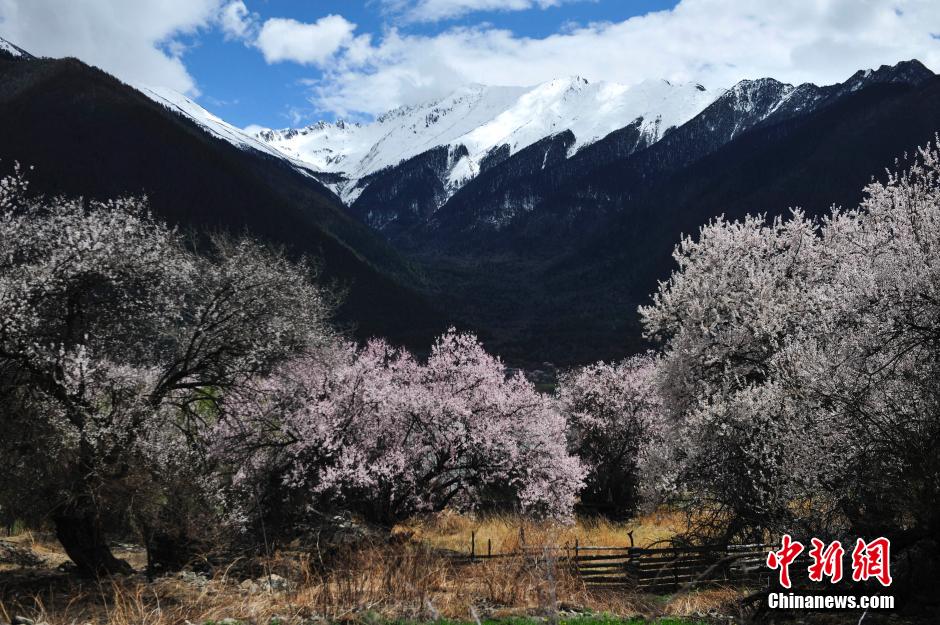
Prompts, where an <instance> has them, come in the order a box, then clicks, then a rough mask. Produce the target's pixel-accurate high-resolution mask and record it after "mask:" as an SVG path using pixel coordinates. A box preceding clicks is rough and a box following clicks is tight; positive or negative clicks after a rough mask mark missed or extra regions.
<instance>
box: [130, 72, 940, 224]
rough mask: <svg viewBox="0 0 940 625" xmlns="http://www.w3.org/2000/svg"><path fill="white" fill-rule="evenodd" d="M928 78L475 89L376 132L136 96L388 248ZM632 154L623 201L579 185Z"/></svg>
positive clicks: (636, 179) (572, 81)
mask: <svg viewBox="0 0 940 625" xmlns="http://www.w3.org/2000/svg"><path fill="white" fill-rule="evenodd" d="M932 76H933V73H932V72H931V71H930V70H928V69H927V68H925V67H924V66H923V65H921V64H920V63H918V62H917V61H908V62H903V63H899V64H897V65H894V66H882V67H881V68H879V69H877V70H861V71H859V72H856V73H855V74H854V75H853V76H851V77H850V78H849V79H848V80H846V81H845V82H843V83H838V84H834V85H829V86H822V87H820V86H817V85H814V84H810V83H806V84H801V85H796V86H795V85H790V84H786V83H783V82H780V81H778V80H775V79H773V78H761V79H756V80H742V81H740V82H738V83H737V84H735V85H733V86H732V87H731V88H729V89H707V88H705V87H703V86H702V85H698V84H694V83H687V84H672V83H669V82H668V81H664V80H659V81H645V82H642V83H639V84H637V85H631V86H627V85H621V84H616V83H609V82H589V81H588V80H586V79H584V78H581V77H572V78H567V79H557V80H553V81H550V82H546V83H543V84H540V85H537V86H535V87H531V88H524V87H492V86H484V85H469V86H466V87H463V88H461V89H458V90H456V91H454V92H452V93H450V94H449V95H447V96H445V97H443V98H440V99H437V100H434V101H430V102H426V103H423V104H418V105H414V106H406V107H400V108H397V109H394V110H392V111H389V112H388V113H386V114H384V115H382V116H380V117H379V118H377V119H376V120H375V121H374V122H371V123H368V124H356V123H349V122H344V121H338V122H332V123H328V122H319V123H317V124H314V125H311V126H307V127H304V128H287V129H281V130H272V129H261V130H254V131H252V132H248V131H246V130H242V129H239V128H236V127H234V126H232V125H231V124H228V123H227V122H225V121H224V120H222V119H221V118H219V117H217V116H215V115H213V114H212V113H210V112H208V111H206V110H205V109H204V108H202V107H201V106H199V105H198V104H197V103H195V102H193V101H192V100H190V99H189V98H186V97H185V96H182V95H180V94H177V93H174V92H172V91H169V90H167V89H157V88H152V87H146V86H139V87H138V88H139V89H140V90H141V91H142V92H143V93H145V94H146V95H148V96H149V97H150V98H151V99H153V100H156V101H157V102H160V103H161V104H162V105H164V106H165V107H167V108H169V109H171V110H173V111H175V112H177V113H179V114H181V115H184V116H186V117H189V118H190V119H192V120H193V121H195V122H196V123H197V124H199V125H200V126H202V127H203V128H204V129H205V130H206V131H207V132H208V133H210V134H212V135H214V136H216V137H218V138H220V139H223V140H225V141H228V142H230V143H232V144H234V145H236V146H238V147H239V148H242V149H250V150H255V151H258V152H261V153H263V154H265V155H267V156H270V157H275V158H281V159H285V160H287V161H288V162H289V163H290V164H291V166H293V167H294V168H295V169H296V170H297V171H299V172H301V173H303V174H304V175H306V176H310V177H313V178H316V179H317V180H318V181H319V182H321V183H322V184H324V185H326V186H327V187H328V188H329V189H330V190H332V191H333V192H334V193H336V194H337V195H338V196H339V197H340V199H341V200H342V201H343V202H344V203H345V204H346V205H347V206H348V207H349V208H350V210H351V212H352V213H353V214H354V215H356V216H357V217H358V218H360V219H361V220H363V221H365V222H366V223H367V224H369V225H370V226H372V227H373V228H376V229H379V230H383V231H385V234H386V236H389V237H390V238H393V239H394V238H396V237H397V236H398V235H399V234H401V233H403V232H404V231H408V230H411V229H413V228H414V227H415V226H421V225H422V224H424V223H431V222H433V227H434V228H437V229H440V228H445V229H446V228H451V229H453V228H454V227H455V224H459V225H458V226H456V227H457V229H458V230H465V229H467V228H470V229H475V228H477V227H481V228H483V229H488V228H496V229H501V228H505V227H506V226H508V225H509V224H510V223H511V222H512V221H513V220H514V219H516V217H517V216H519V215H522V214H524V213H528V212H532V211H535V210H538V207H539V206H541V205H543V204H544V203H545V202H546V201H547V199H548V198H550V197H551V196H552V195H553V194H555V193H556V191H558V190H560V189H562V188H567V187H568V186H570V185H572V184H575V185H576V187H575V188H577V189H579V190H578V191H577V193H579V194H580V193H588V195H591V196H594V198H595V199H592V200H591V202H595V201H596V199H597V198H598V197H601V196H603V197H606V198H607V199H605V200H603V203H605V204H616V203H617V202H618V201H619V200H618V199H617V198H620V197H623V196H624V194H627V195H629V194H631V193H632V192H633V191H638V190H639V187H638V185H640V186H642V185H643V184H645V183H644V181H648V180H650V179H651V178H650V177H651V176H654V175H657V173H658V172H660V173H661V172H662V171H667V170H671V169H674V168H676V167H680V166H684V164H686V163H689V162H692V161H694V160H695V159H698V158H701V157H702V156H704V155H706V154H709V153H711V152H713V151H715V150H717V149H718V148H720V147H721V146H723V145H725V144H727V143H728V142H730V141H733V140H734V139H735V138H736V137H738V136H739V135H741V134H743V133H746V132H747V131H749V130H751V129H753V128H755V127H758V126H760V125H762V124H768V123H776V122H780V121H783V120H786V119H789V118H792V117H795V116H800V115H806V114H809V113H811V112H813V111H816V110H819V109H821V108H824V107H825V106H827V105H828V104H830V103H832V102H835V101H837V100H839V99H840V98H842V97H843V96H845V95H847V94H851V93H853V92H854V91H857V90H859V89H862V88H863V87H867V86H869V85H873V84H877V83H905V84H918V83H919V82H920V81H922V80H925V79H927V78H928V77H932ZM634 153H636V154H637V155H638V158H636V159H632V160H631V163H632V164H631V171H634V174H633V175H627V176H625V175H623V172H622V173H621V174H620V175H615V176H614V178H615V180H613V182H612V184H613V187H615V188H616V190H615V191H611V190H610V189H609V188H607V187H610V186H611V185H610V184H607V183H605V184H604V185H602V187H599V186H598V183H597V181H598V180H600V179H602V178H604V176H606V175H607V174H601V175H600V178H598V177H597V175H595V174H593V173H592V174H588V177H587V178H584V176H585V175H586V172H602V171H603V170H604V168H608V167H611V166H614V165H615V164H616V163H618V162H621V161H623V159H627V158H631V156H632V155H633V154H634ZM644 155H645V156H644ZM484 174H485V175H484ZM581 179H584V181H583V182H576V181H577V180H581ZM471 183H472V184H471ZM624 185H626V187H629V188H626V187H624ZM602 188H603V190H602ZM631 189H632V190H631ZM598 193H599V194H600V195H598ZM566 205H568V206H575V205H577V203H572V202H570V201H568V202H566ZM448 224H449V225H448ZM409 236H410V235H409Z"/></svg>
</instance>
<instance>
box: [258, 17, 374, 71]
mask: <svg viewBox="0 0 940 625" xmlns="http://www.w3.org/2000/svg"><path fill="white" fill-rule="evenodd" d="M355 29H356V25H355V24H353V23H352V22H350V21H348V20H347V19H346V18H344V17H342V16H341V15H327V16H326V17H321V18H320V19H318V20H317V21H316V22H313V23H312V24H307V23H303V22H298V21H297V20H293V19H286V18H272V19H269V20H267V21H265V22H264V25H262V26H261V32H259V33H258V39H257V41H255V45H256V46H257V47H258V48H259V49H260V50H261V52H262V54H264V59H265V60H266V61H267V62H268V63H276V62H279V61H294V62H296V63H303V64H310V65H320V64H322V63H324V62H326V61H327V60H329V59H330V58H331V57H332V56H333V55H334V54H335V53H336V52H338V51H339V50H340V49H341V48H343V47H344V46H347V45H349V44H350V43H352V41H353V31H354V30H355Z"/></svg>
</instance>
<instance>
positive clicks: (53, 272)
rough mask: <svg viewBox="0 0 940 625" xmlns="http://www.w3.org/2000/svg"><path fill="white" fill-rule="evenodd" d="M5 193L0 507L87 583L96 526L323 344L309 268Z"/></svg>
mask: <svg viewBox="0 0 940 625" xmlns="http://www.w3.org/2000/svg"><path fill="white" fill-rule="evenodd" d="M26 191H27V189H26V183H25V182H24V181H23V179H22V178H21V177H20V176H18V175H17V176H13V177H10V178H6V179H4V180H3V181H2V183H0V397H2V403H0V441H2V442H0V465H2V466H0V471H2V472H3V474H4V478H5V479H4V480H3V485H2V486H0V500H2V503H0V506H2V507H3V508H4V509H8V510H11V511H12V512H13V513H14V514H17V515H20V516H24V517H26V516H31V515H32V516H44V517H47V518H49V519H51V520H52V522H53V523H54V524H55V528H56V533H57V536H58V538H59V540H60V541H61V542H62V545H63V546H64V548H65V550H66V552H67V553H68V555H69V557H70V558H71V559H72V560H73V561H74V562H75V564H76V565H78V566H79V568H80V569H82V570H83V571H85V572H88V573H107V572H113V571H119V570H124V569H126V565H125V564H124V563H123V562H121V561H119V560H117V559H115V558H114V557H113V556H112V554H111V552H110V550H109V549H108V546H107V543H106V541H105V537H104V533H103V532H104V530H105V528H106V526H107V524H108V523H109V522H110V521H111V520H113V519H114V518H115V517H118V516H120V515H122V514H125V513H126V507H127V504H128V502H131V501H133V500H134V497H135V494H136V493H138V492H140V491H141V490H142V489H145V488H147V487H148V485H149V484H150V483H151V482H153V481H154V480H155V479H156V478H157V477H158V476H159V474H160V472H161V470H163V469H165V468H166V467H170V466H172V465H173V464H174V463H178V461H179V458H180V457H181V456H183V455H185V454H187V453H190V452H191V451H193V449H194V447H193V445H195V441H196V440H197V439H196V438H195V437H192V436H190V434H192V433H193V432H195V431H196V429H197V427H201V426H202V424H203V423H204V422H205V421H206V420H213V419H216V418H220V416H221V415H224V414H225V411H226V408H225V405H226V402H227V401H228V400H229V398H230V396H233V395H235V394H237V393H238V392H239V391H240V390H242V389H244V388H246V385H247V384H248V383H249V382H250V381H251V380H252V379H253V378H254V377H255V376H257V375H259V374H261V373H264V372H267V371H269V370H270V369H271V368H272V367H274V366H275V365H277V364H278V363H279V362H281V361H283V360H284V359H285V358H287V357H288V356H290V355H292V354H295V353H297V352H300V351H303V350H306V349H307V347H308V346H309V345H310V344H311V343H312V342H316V341H318V340H320V338H321V337H322V336H324V335H325V334H326V333H327V332H328V330H327V328H326V325H325V320H326V318H327V316H328V313H329V310H330V305H329V298H328V297H326V296H325V294H324V292H323V291H322V290H321V289H320V288H318V287H317V286H315V285H314V284H313V283H312V282H311V281H310V271H309V268H308V267H306V266H304V265H298V264H294V263H292V262H289V261H288V260H287V259H286V258H285V257H284V256H283V255H281V254H279V253H275V252H272V251H269V250H267V249H265V248H263V247H261V246H259V245H257V244H254V243H251V242H248V241H239V242H227V241H224V240H222V239H218V240H216V241H215V242H214V243H213V244H212V245H211V246H210V247H211V249H210V250H209V251H208V254H207V255H205V256H202V255H197V254H195V253H194V252H193V251H192V250H191V248H190V246H189V245H187V243H186V241H185V240H184V238H183V237H182V236H180V234H178V233H177V232H175V231H174V230H172V229H170V228H168V227H167V226H165V225H163V224H161V223H159V222H157V221H155V220H154V219H153V218H151V217H150V216H149V214H148V212H147V204H146V201H145V200H139V199H121V200H115V201H109V202H83V201H81V200H76V199H65V198H32V199H31V198H30V197H29V196H28V194H27V193H26Z"/></svg>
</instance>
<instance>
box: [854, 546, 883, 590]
mask: <svg viewBox="0 0 940 625" xmlns="http://www.w3.org/2000/svg"><path fill="white" fill-rule="evenodd" d="M890 560H891V541H890V540H888V539H887V538H876V539H875V540H873V541H871V542H870V543H866V542H865V541H864V540H862V539H861V538H859V539H858V541H857V542H856V543H855V549H853V550H852V580H854V581H856V582H864V581H867V580H868V579H869V578H871V577H874V578H875V579H877V580H878V581H879V582H880V583H881V585H882V586H890V585H891V564H890Z"/></svg>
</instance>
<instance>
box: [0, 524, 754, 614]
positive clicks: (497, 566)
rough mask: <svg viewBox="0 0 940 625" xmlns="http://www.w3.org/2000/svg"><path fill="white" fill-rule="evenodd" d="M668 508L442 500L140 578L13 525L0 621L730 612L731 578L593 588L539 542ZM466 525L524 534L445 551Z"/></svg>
mask: <svg viewBox="0 0 940 625" xmlns="http://www.w3.org/2000/svg"><path fill="white" fill-rule="evenodd" d="M678 521H679V520H678V518H677V517H676V516H674V515H670V514H662V515H651V516H649V517H644V518H642V519H640V520H638V521H636V522H633V523H629V524H613V523H607V522H592V521H583V522H579V523H578V524H576V525H571V526H558V525H550V524H538V523H531V522H522V521H521V520H520V519H519V518H515V517H512V516H496V517H489V518H479V519H477V518H472V517H467V516H460V515H455V514H444V515H439V516H437V517H434V518H431V519H424V520H421V521H415V522H412V523H409V524H406V525H403V526H401V527H398V528H396V529H395V532H394V534H395V535H396V538H395V539H394V540H392V541H382V542H378V541H376V542H373V543H369V544H362V545H358V546H357V547H355V548H348V549H347V550H346V551H344V552H342V553H336V552H335V551H333V552H330V553H329V554H326V555H328V556H329V559H330V563H329V565H328V566H324V565H323V564H322V563H321V562H320V559H321V558H322V557H323V556H324V554H322V553H321V554H317V553H316V551H310V550H303V549H300V548H297V549H292V550H290V551H283V552H278V553H274V554H272V555H271V556H270V557H267V558H264V559H260V560H258V561H256V562H252V566H251V567H245V566H243V565H244V564H245V563H239V562H233V563H232V565H231V566H230V567H228V568H220V569H216V570H214V571H213V572H212V573H211V574H209V575H203V574H199V573H195V572H192V571H189V572H184V573H181V574H177V575H174V576H167V577H162V578H157V579H154V580H148V579H147V578H146V577H145V576H144V575H143V574H142V573H140V574H136V575H132V576H126V577H118V578H114V579H111V580H109V581H103V582H91V581H87V580H80V579H78V578H76V577H74V576H72V575H70V574H68V573H67V572H63V571H60V570H58V567H59V566H60V565H62V564H63V563H65V562H66V561H67V560H66V558H65V556H64V555H63V554H62V553H61V551H60V550H59V548H58V546H57V545H56V543H55V542H54V541H53V540H52V539H51V537H50V536H48V535H44V534H39V533H30V532H25V533H23V534H20V535H19V536H16V537H14V538H12V539H7V540H9V541H11V542H12V544H16V545H17V546H18V547H19V548H25V549H28V550H29V551H30V552H31V553H33V554H35V555H36V556H38V557H40V558H41V559H42V560H43V561H44V563H45V564H44V566H42V567H33V568H15V567H11V566H6V567H5V570H2V571H0V623H9V622H13V620H14V618H15V617H17V616H25V617H27V618H29V619H32V620H34V621H35V622H36V623H40V622H44V623H48V624H49V625H58V624H60V623H61V624H63V625H66V624H68V625H71V624H78V625H82V624H86V623H90V624H95V625H97V624H105V623H107V624H113V625H186V624H188V623H190V624H199V625H203V624H217V623H236V622H237V623H245V624H247V623H252V624H264V625H269V624H273V623H278V624H281V625H288V624H291V625H293V624H313V623H325V622H361V623H385V622H392V621H411V622H414V621H420V622H429V621H440V620H442V619H449V620H453V621H462V622H470V623H475V622H482V621H484V620H488V619H507V618H514V617H522V616H526V617H533V616H534V617H552V619H553V620H554V619H556V618H559V615H561V617H564V618H566V619H569V620H570V619H572V618H575V617H576V616H577V615H581V616H580V617H578V618H582V619H583V618H584V616H583V615H590V614H593V615H597V614H607V615H616V616H617V617H618V618H624V619H627V618H640V619H645V618H662V617H667V616H671V617H678V616H682V617H691V618H693V619H694V618H697V617H698V616H700V615H706V614H709V613H711V614H715V613H721V614H728V613H729V612H730V611H732V610H733V608H732V606H733V604H734V602H735V600H736V599H738V598H739V597H740V596H741V592H742V590H741V589H731V588H720V589H709V590H701V591H694V592H691V593H683V594H679V595H676V596H671V597H651V596H638V595H633V594H630V593H626V592H623V591H619V592H612V591H597V590H593V589H590V588H588V587H586V586H585V585H584V584H583V583H582V581H581V580H580V579H579V578H577V576H576V575H575V574H573V573H572V572H571V571H570V570H569V569H568V567H567V566H565V565H564V563H561V562H559V561H558V560H557V559H556V557H555V556H554V555H552V551H551V550H549V549H547V548H546V549H543V550H540V549H539V547H551V546H558V545H564V543H565V542H566V541H567V542H570V543H572V544H573V542H574V540H575V539H577V540H578V541H579V542H580V544H582V545H587V544H595V545H601V544H603V545H611V546H615V545H620V546H622V545H625V544H629V538H628V536H627V532H629V531H633V536H634V542H635V544H637V545H647V544H651V543H654V542H657V541H660V540H663V539H664V538H667V537H668V536H669V535H670V532H673V531H675V529H676V523H678ZM520 528H521V531H520ZM471 533H475V534H476V536H477V537H478V541H481V540H482V541H483V543H482V544H484V545H485V541H487V540H491V541H492V546H493V551H494V553H497V552H502V553H506V552H511V551H515V550H516V548H517V547H519V546H520V541H522V540H524V541H525V546H526V547H527V548H528V551H529V555H527V556H525V557H518V558H504V559H498V560H487V561H482V562H476V563H467V562H463V561H461V560H458V559H455V558H453V557H450V555H449V554H448V552H453V551H462V552H465V551H466V550H467V549H469V541H470V535H471ZM8 544H9V543H8ZM477 544H478V545H480V544H481V543H480V542H478V543H477ZM123 547H124V548H123V549H120V548H119V549H118V552H119V555H120V556H121V557H124V558H125V559H128V560H129V561H130V563H131V564H132V565H134V566H135V568H137V569H138V570H142V568H143V565H144V559H143V557H144V555H143V552H142V551H141V550H140V549H138V548H134V547H133V546H123ZM540 552H541V553H540ZM245 570H252V571H255V572H258V571H261V574H260V575H259V574H258V573H255V575H256V576H255V577H254V579H252V578H251V577H250V576H248V577H246V576H245V575H244V574H236V573H235V571H245ZM225 619H230V620H228V621H226V620H225ZM576 620H577V619H576ZM592 622H593V621H592ZM618 622H619V621H618ZM674 622H680V621H674ZM682 622H685V621H682Z"/></svg>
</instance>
